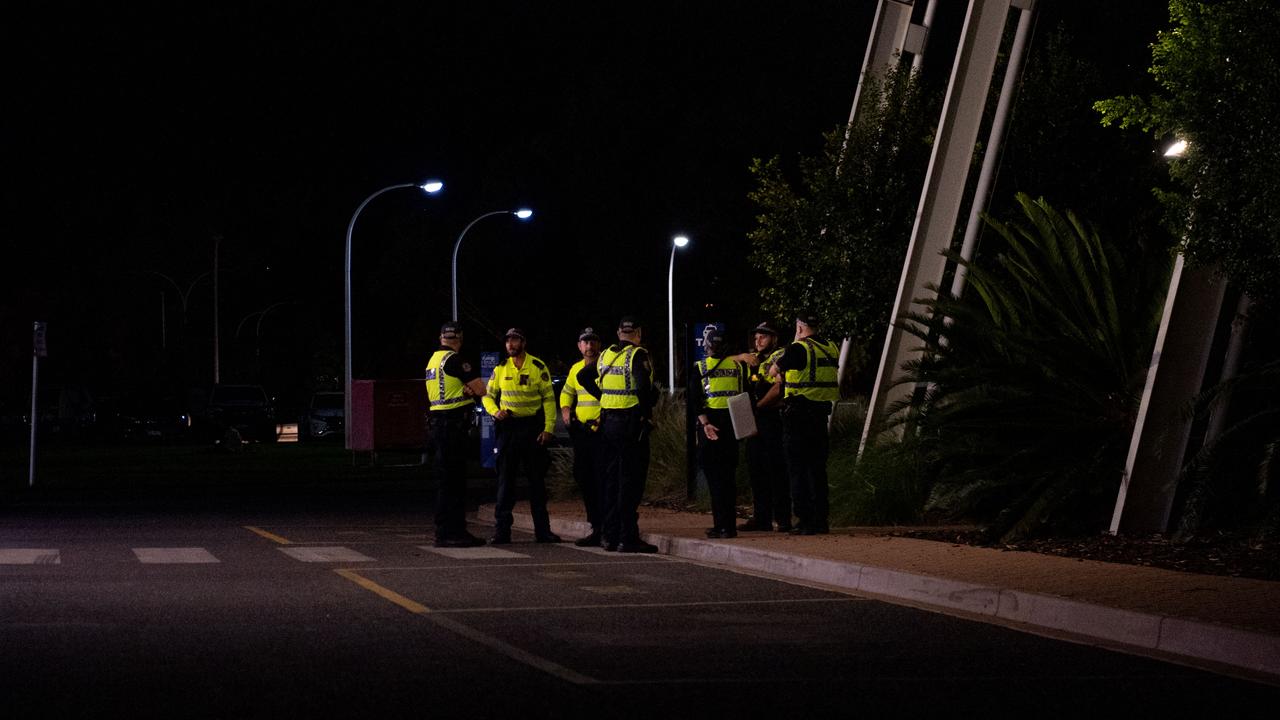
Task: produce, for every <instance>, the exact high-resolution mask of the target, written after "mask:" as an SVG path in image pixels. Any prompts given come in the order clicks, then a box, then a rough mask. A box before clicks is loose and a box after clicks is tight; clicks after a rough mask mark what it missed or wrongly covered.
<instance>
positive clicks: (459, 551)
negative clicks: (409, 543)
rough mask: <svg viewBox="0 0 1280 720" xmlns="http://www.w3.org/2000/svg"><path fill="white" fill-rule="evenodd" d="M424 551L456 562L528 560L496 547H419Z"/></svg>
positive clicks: (519, 554) (525, 556)
mask: <svg viewBox="0 0 1280 720" xmlns="http://www.w3.org/2000/svg"><path fill="white" fill-rule="evenodd" d="M418 547H419V548H420V549H422V550H426V551H427V552H430V553H435V554H436V555H443V556H445V557H447V558H453V559H454V560H510V559H512V558H527V557H529V556H528V555H525V554H524V553H518V552H511V551H510V550H503V549H501V548H495V547H473V548H438V547H432V546H430V545H419V546H418Z"/></svg>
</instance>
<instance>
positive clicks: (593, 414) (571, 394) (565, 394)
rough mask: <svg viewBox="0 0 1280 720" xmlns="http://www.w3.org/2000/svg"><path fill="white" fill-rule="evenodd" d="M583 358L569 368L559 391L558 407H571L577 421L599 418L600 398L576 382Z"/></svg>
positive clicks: (583, 364) (582, 365)
mask: <svg viewBox="0 0 1280 720" xmlns="http://www.w3.org/2000/svg"><path fill="white" fill-rule="evenodd" d="M586 364H587V363H586V361H585V360H579V361H578V362H576V363H574V365H573V367H571V368H569V377H568V378H567V379H565V381H564V389H563V390H561V391H560V407H562V408H566V407H571V408H573V414H574V417H576V418H578V421H579V422H584V423H585V422H589V421H591V420H598V419H599V418H600V398H598V397H596V396H594V395H592V394H591V393H589V392H587V389H586V388H584V387H582V386H581V385H579V384H578V372H579V371H581V370H582V368H584V367H586Z"/></svg>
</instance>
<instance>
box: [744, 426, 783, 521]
mask: <svg viewBox="0 0 1280 720" xmlns="http://www.w3.org/2000/svg"><path fill="white" fill-rule="evenodd" d="M756 428H757V429H758V431H759V434H757V435H756V436H755V437H751V438H748V439H747V466H748V469H749V470H750V471H751V501H752V503H753V505H754V507H755V510H754V514H753V515H752V518H753V519H754V520H755V521H756V522H757V523H759V524H760V525H762V526H764V527H765V528H766V529H767V528H768V527H769V525H770V523H775V522H776V523H778V526H779V527H783V528H786V527H789V526H790V525H791V479H790V478H789V477H788V476H787V462H786V459H785V456H784V455H783V450H782V415H781V414H779V412H778V408H772V409H769V408H766V409H762V410H758V411H757V412H756Z"/></svg>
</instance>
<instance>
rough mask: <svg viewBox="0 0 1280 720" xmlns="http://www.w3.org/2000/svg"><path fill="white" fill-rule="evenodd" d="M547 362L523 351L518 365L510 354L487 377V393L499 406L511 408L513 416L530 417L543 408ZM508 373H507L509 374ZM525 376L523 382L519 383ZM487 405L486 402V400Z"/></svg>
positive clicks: (548, 381)
mask: <svg viewBox="0 0 1280 720" xmlns="http://www.w3.org/2000/svg"><path fill="white" fill-rule="evenodd" d="M545 368H546V365H545V364H543V363H542V362H541V361H540V360H537V358H535V357H533V356H532V355H528V354H526V355H525V360H524V366H523V367H519V368H517V367H516V366H515V363H514V362H513V361H512V360H511V358H507V359H506V360H503V361H502V364H500V365H498V366H497V367H495V368H494V369H493V375H492V376H491V377H490V378H489V396H490V397H491V398H492V399H493V400H494V402H495V404H496V407H497V408H498V409H499V410H510V411H511V414H512V415H515V416H516V417H531V416H533V415H537V414H538V411H539V410H540V409H542V406H543V402H544V401H543V397H544V392H550V389H549V388H550V384H551V380H550V376H549V375H548V378H547V379H546V380H544V379H543V378H542V376H543V375H546V374H547V371H546V369H545ZM508 374H510V377H508ZM522 378H523V379H524V380H525V382H524V384H521V383H520V380H521V379H522ZM485 407H489V403H485Z"/></svg>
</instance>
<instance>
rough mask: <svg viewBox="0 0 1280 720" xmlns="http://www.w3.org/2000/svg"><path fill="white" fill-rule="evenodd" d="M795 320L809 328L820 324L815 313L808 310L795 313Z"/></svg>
mask: <svg viewBox="0 0 1280 720" xmlns="http://www.w3.org/2000/svg"><path fill="white" fill-rule="evenodd" d="M796 320H799V321H800V322H802V323H804V324H805V325H808V326H809V327H811V328H816V327H818V326H819V325H821V324H822V323H821V320H820V318H819V317H818V315H817V313H814V312H812V311H808V310H803V311H801V312H799V313H796Z"/></svg>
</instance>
